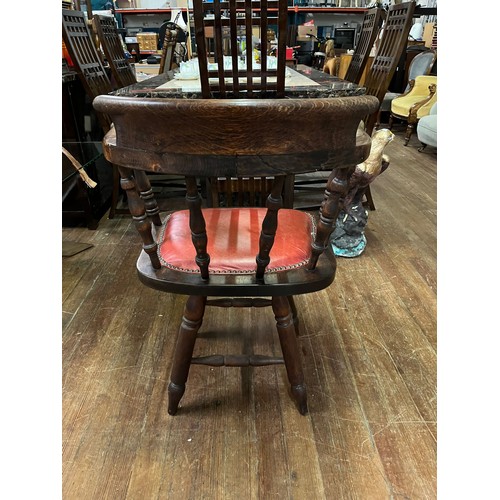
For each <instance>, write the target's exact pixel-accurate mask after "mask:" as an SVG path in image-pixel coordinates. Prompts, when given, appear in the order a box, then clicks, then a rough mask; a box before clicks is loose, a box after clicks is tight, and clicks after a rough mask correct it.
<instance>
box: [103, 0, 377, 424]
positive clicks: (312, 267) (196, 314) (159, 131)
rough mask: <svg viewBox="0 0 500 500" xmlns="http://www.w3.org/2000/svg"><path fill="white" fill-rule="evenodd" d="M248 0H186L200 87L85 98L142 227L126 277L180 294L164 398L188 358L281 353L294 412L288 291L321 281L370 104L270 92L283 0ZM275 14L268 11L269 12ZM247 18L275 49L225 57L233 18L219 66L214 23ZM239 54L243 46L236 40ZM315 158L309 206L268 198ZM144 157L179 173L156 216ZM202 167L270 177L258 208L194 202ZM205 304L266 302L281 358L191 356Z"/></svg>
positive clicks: (303, 402)
mask: <svg viewBox="0 0 500 500" xmlns="http://www.w3.org/2000/svg"><path fill="white" fill-rule="evenodd" d="M258 4H259V5H258V10H257V12H258V14H257V15H256V16H248V17H247V18H246V19H245V18H241V17H239V16H236V6H237V5H239V3H236V2H230V3H229V6H228V9H229V12H228V13H229V19H227V20H225V19H222V18H221V6H223V5H224V6H225V5H226V4H224V3H222V2H219V0H215V1H214V2H213V3H205V2H202V0H195V2H194V16H195V27H196V33H197V43H198V54H199V58H200V59H199V61H200V75H201V77H200V78H201V89H202V92H203V94H204V96H205V97H204V98H199V99H167V98H163V99H154V98H127V97H117V96H100V97H98V98H97V99H96V100H95V101H94V106H95V108H96V109H98V110H99V111H101V112H104V113H107V114H109V115H110V116H111V117H112V119H113V123H114V126H115V127H114V129H113V130H112V131H110V133H109V134H108V135H107V136H106V138H105V140H104V150H105V154H106V156H107V157H108V158H116V159H118V158H119V159H120V167H119V168H120V173H121V176H122V185H123V188H124V189H125V191H126V192H127V195H128V199H129V206H130V210H131V212H132V214H133V217H134V220H135V221H136V225H137V229H138V230H139V233H140V235H141V237H142V241H143V251H142V253H141V255H140V256H139V259H138V261H137V271H138V275H139V279H140V280H141V281H142V282H143V283H144V284H145V285H146V286H149V287H152V288H154V289H157V290H159V291H163V292H168V293H176V294H185V295H187V296H188V299H187V302H186V306H185V310H184V316H183V319H182V322H181V325H180V329H179V335H178V339H177V344H176V347H175V352H174V358H173V363H172V369H171V379H170V384H169V386H168V397H169V401H168V412H169V414H171V415H173V414H175V413H176V412H177V410H178V406H179V402H180V400H181V398H182V396H183V394H184V391H185V385H186V381H187V378H188V372H189V369H190V366H191V364H202V365H209V366H263V365H269V364H283V363H284V364H285V367H286V371H287V374H288V379H289V382H290V385H291V393H292V395H293V397H294V399H295V401H296V402H297V404H298V409H299V411H300V413H302V414H305V413H306V412H307V395H306V387H305V383H304V375H303V370H302V365H301V361H300V349H299V346H298V342H297V339H296V328H295V325H296V324H297V321H298V316H297V312H296V308H295V302H294V300H293V297H294V296H295V295H298V294H304V293H310V292H316V291H319V290H322V289H324V288H326V287H327V286H328V285H329V284H330V283H331V282H332V281H333V279H334V276H335V268H336V265H335V257H334V256H333V253H332V251H331V248H330V246H329V236H330V234H331V231H332V230H333V228H334V225H335V221H336V217H337V214H338V212H339V199H340V197H341V196H342V195H343V194H344V193H345V190H346V187H347V179H348V176H349V172H351V171H352V169H353V167H354V165H355V164H356V163H357V160H358V159H359V158H360V157H363V158H365V157H366V156H368V153H369V148H370V141H369V137H368V136H367V135H366V134H364V133H363V134H362V136H359V135H358V136H357V140H356V130H357V127H358V124H359V121H360V119H361V117H362V116H364V115H365V114H367V113H370V112H372V111H374V110H375V109H376V107H377V105H378V104H377V101H376V99H374V98H373V97H369V96H360V97H342V98H340V97H339V98H329V99H328V98H317V99H316V98H310V99H308V98H303V99H282V98H280V97H284V94H285V91H284V80H285V78H284V77H285V60H284V55H285V50H284V48H285V39H284V36H285V35H286V33H287V30H286V18H287V2H286V0H262V1H261V2H258ZM210 10H212V11H214V12H215V19H214V20H209V19H205V15H204V13H205V11H210ZM276 15H278V17H279V19H273V18H272V16H276ZM206 21H208V22H212V23H213V25H214V38H215V52H216V57H217V59H218V61H219V64H218V65H216V66H214V67H212V66H211V65H210V66H209V64H210V63H208V61H207V60H206V59H205V58H204V57H203V54H205V53H206V45H205V37H204V31H205V29H204V28H205V22H206ZM252 22H254V23H258V26H259V27H260V30H261V33H266V31H267V23H268V22H269V23H273V24H278V26H279V33H278V44H279V46H280V47H281V48H280V49H279V53H281V54H282V56H281V57H280V56H278V57H279V59H278V65H277V68H276V69H268V68H267V65H266V58H265V57H264V58H263V59H262V60H261V63H262V64H261V66H260V68H257V67H252V63H251V60H250V64H249V65H246V66H245V67H243V68H241V67H240V69H238V58H239V55H238V50H237V49H238V44H237V40H236V32H234V33H233V32H232V33H231V38H230V40H231V54H232V55H231V60H232V62H233V66H232V68H228V67H227V64H226V68H224V64H223V57H222V33H221V32H222V30H221V28H222V25H224V24H225V25H229V26H230V27H231V28H235V29H236V28H237V26H240V27H242V29H243V32H244V33H246V36H247V39H248V40H249V39H251V34H252ZM240 23H241V24H240ZM231 31H232V30H231ZM281 49H283V50H281ZM240 55H241V54H240ZM247 56H250V57H251V52H250V51H249V52H247ZM233 68H234V69H233ZM259 73H260V74H259ZM218 97H223V98H218ZM241 97H244V99H241ZM252 97H257V98H255V99H254V98H252ZM185 130H190V138H189V140H185V139H186V137H185ZM283 130H286V131H287V133H286V134H283ZM298 136H300V137H301V140H300V141H297V140H296V137H298ZM318 162H319V163H324V162H326V163H329V165H330V166H332V167H335V169H334V170H333V171H332V174H331V176H330V179H329V181H328V184H327V191H326V194H325V201H324V203H323V205H322V210H321V214H320V216H319V219H318V220H317V221H316V220H315V218H314V217H313V216H311V215H310V214H307V213H304V212H301V211H297V210H293V209H281V210H280V207H281V205H282V201H281V193H282V190H283V183H284V181H285V176H284V175H283V174H285V173H288V172H292V173H293V172H297V171H304V170H305V169H307V168H310V169H311V170H313V169H314V167H315V165H317V164H318ZM152 170H154V171H156V172H167V173H178V172H179V171H182V172H185V173H186V174H187V175H188V177H187V195H186V201H187V205H188V210H181V211H176V212H173V213H172V214H170V215H169V216H167V218H166V219H165V220H164V221H161V220H160V217H159V213H158V208H157V206H156V204H155V202H154V198H153V196H152V192H151V190H150V187H149V186H148V184H147V177H146V175H145V171H152ZM206 175H212V176H214V177H224V176H235V177H245V176H248V175H263V176H270V175H272V176H275V182H274V185H273V187H272V189H271V194H270V195H269V197H268V199H267V207H266V208H251V207H249V208H203V209H202V200H201V197H200V195H199V193H198V187H197V181H196V176H206ZM153 226H156V231H153V230H152V227H153ZM208 297H211V299H208ZM269 297H270V298H269ZM210 305H213V306H219V307H220V306H222V307H242V306H245V307H254V306H256V307H262V306H271V307H272V309H273V312H274V316H275V319H276V327H277V331H278V336H279V340H280V344H281V349H282V352H283V359H281V358H277V357H275V356H263V355H255V354H252V355H249V356H248V355H244V354H242V355H240V354H238V355H208V356H201V357H200V356H197V357H193V350H194V347H195V341H196V337H197V333H198V330H199V329H200V327H201V324H202V321H203V316H204V312H205V308H206V306H210Z"/></svg>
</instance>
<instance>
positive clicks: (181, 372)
mask: <svg viewBox="0 0 500 500" xmlns="http://www.w3.org/2000/svg"><path fill="white" fill-rule="evenodd" d="M206 301H207V298H206V297H202V296H198V295H191V296H190V297H189V298H188V300H187V302H186V305H185V307H184V316H183V317H182V323H181V326H180V328H179V334H178V337H177V344H176V346H175V352H174V360H173V363H172V371H171V373H170V384H168V413H169V414H170V415H175V414H176V413H177V408H178V406H179V402H180V400H181V398H182V396H183V395H184V390H185V388H186V380H187V378H188V374H189V367H190V366H191V359H192V357H193V350H194V344H195V342H196V335H197V333H198V330H199V329H200V326H201V323H202V321H203V314H204V312H205V304H206Z"/></svg>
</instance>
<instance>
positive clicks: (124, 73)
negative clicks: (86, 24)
mask: <svg viewBox="0 0 500 500" xmlns="http://www.w3.org/2000/svg"><path fill="white" fill-rule="evenodd" d="M92 26H93V28H94V29H95V31H96V33H97V37H98V40H99V43H100V46H101V48H102V51H103V52H104V55H105V57H106V61H107V63H108V64H109V67H110V69H111V74H112V76H113V78H114V81H115V82H114V85H113V87H114V88H117V87H126V86H127V85H132V84H133V83H136V82H137V79H136V77H135V73H134V69H133V68H132V66H131V64H130V62H129V59H127V58H126V57H125V52H124V49H123V39H122V38H121V36H120V34H119V33H118V30H117V28H116V21H115V18H114V17H111V16H101V15H98V14H96V15H94V16H93V17H92ZM112 83H113V82H112Z"/></svg>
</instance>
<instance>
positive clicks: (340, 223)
mask: <svg viewBox="0 0 500 500" xmlns="http://www.w3.org/2000/svg"><path fill="white" fill-rule="evenodd" d="M393 138H394V134H393V133H392V132H391V131H390V130H388V129H380V130H377V131H376V132H375V133H374V134H373V136H372V145H371V149H370V155H369V156H368V158H367V159H366V160H365V161H364V162H362V163H360V164H359V165H357V166H356V169H355V171H354V173H353V174H352V176H351V179H350V182H349V189H348V192H347V196H346V197H345V199H344V202H343V206H342V210H341V211H340V213H339V215H338V217H337V224H336V227H335V230H334V231H333V233H332V235H331V237H330V242H331V245H332V249H333V253H334V254H335V255H337V256H339V257H357V256H358V255H361V254H362V253H363V251H364V250H365V248H366V237H365V227H366V224H367V222H368V211H367V210H365V208H364V207H363V196H364V193H365V190H366V188H367V186H368V185H369V184H370V183H372V182H373V181H374V180H375V178H376V177H378V176H379V175H380V174H381V173H382V172H384V171H385V170H386V169H387V167H388V166H389V162H390V160H389V157H388V156H387V155H385V154H384V149H385V147H386V146H387V144H389V142H391V141H392V139H393Z"/></svg>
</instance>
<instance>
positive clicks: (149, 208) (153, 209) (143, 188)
mask: <svg viewBox="0 0 500 500" xmlns="http://www.w3.org/2000/svg"><path fill="white" fill-rule="evenodd" d="M134 178H135V183H136V185H137V189H138V191H139V194H140V197H141V198H142V200H143V201H144V206H145V208H146V214H147V215H148V217H149V218H150V219H151V221H152V222H153V224H154V225H155V226H161V219H160V209H159V207H158V203H156V199H155V197H154V194H153V189H152V188H151V183H150V182H149V179H148V176H147V175H146V172H144V171H143V170H135V171H134Z"/></svg>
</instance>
